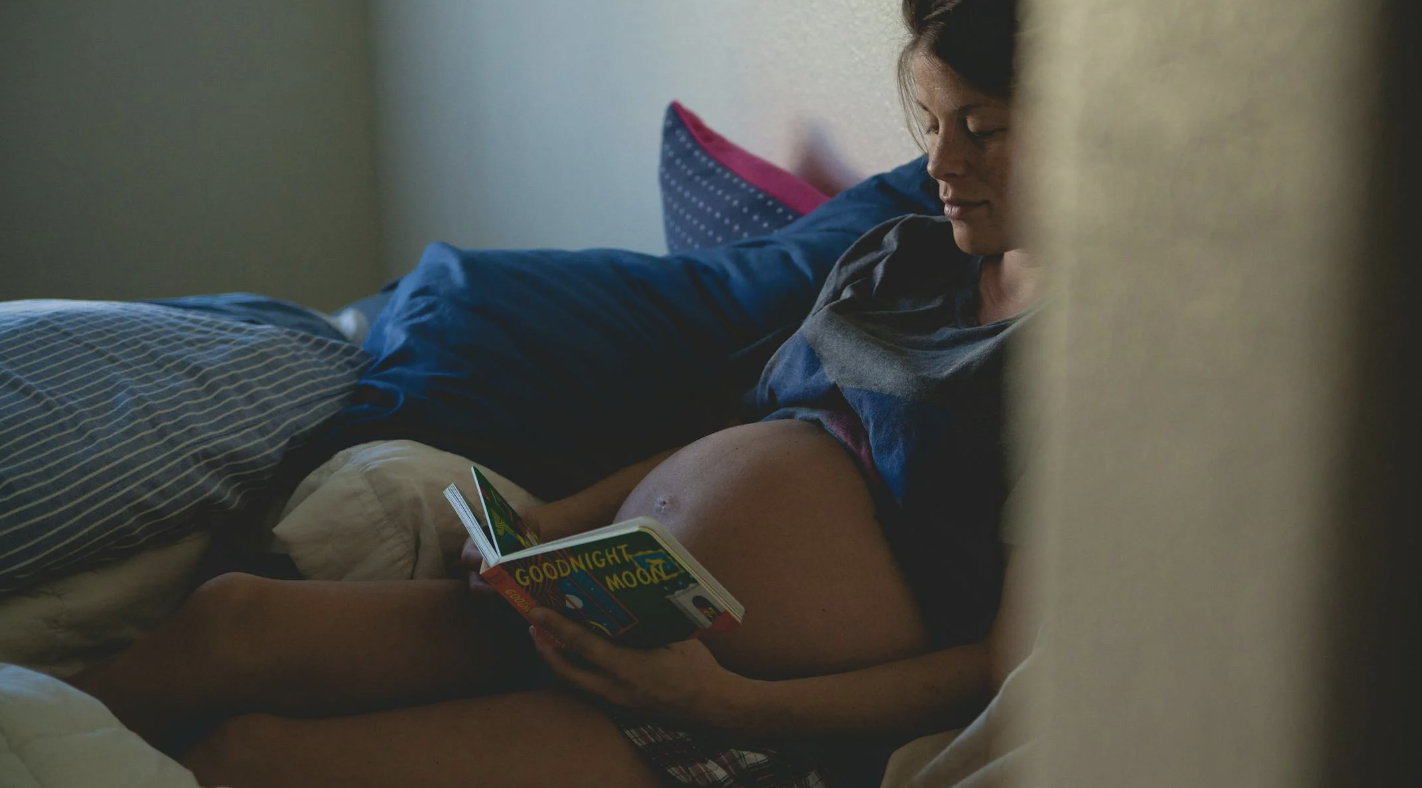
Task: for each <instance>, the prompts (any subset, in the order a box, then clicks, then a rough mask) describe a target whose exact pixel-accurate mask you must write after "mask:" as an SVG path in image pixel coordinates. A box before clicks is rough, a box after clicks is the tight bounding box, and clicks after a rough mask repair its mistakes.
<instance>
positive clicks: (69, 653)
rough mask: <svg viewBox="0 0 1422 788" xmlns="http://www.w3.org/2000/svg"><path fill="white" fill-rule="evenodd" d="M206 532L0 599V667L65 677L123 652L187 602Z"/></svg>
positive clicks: (204, 545) (204, 542)
mask: <svg viewBox="0 0 1422 788" xmlns="http://www.w3.org/2000/svg"><path fill="white" fill-rule="evenodd" d="M209 541H211V538H210V537H209V536H208V534H207V532H205V531H202V532H198V533H194V534H189V535H188V536H186V537H184V538H182V539H181V540H179V541H177V542H173V543H170V544H165V545H159V546H157V547H151V548H148V549H147V550H144V551H143V552H141V553H138V554H137V555H133V556H130V557H128V558H125V559H123V560H121V561H117V562H115V563H112V564H105V565H103V566H98V567H95V568H93V569H88V570H85V571H82V572H75V573H74V574H72V575H69V576H67V577H62V578H59V579H58V580H53V581H51V582H48V583H43V584H41V585H37V586H34V587H32V588H27V589H25V590H23V591H14V592H11V593H9V594H6V595H4V596H3V597H0V662H13V663H15V664H18V665H24V666H25V667H28V668H32V669H34V670H39V671H43V672H45V673H49V674H51V675H54V676H59V677H61V678H63V677H66V676H71V675H73V674H75V673H78V672H79V671H80V670H82V669H83V668H85V667H87V666H89V665H90V664H92V663H93V662H95V661H96V660H98V659H100V658H102V657H105V656H108V655H109V654H113V653H114V652H117V651H119V650H120V649H122V648H124V647H125V646H127V645H128V644H130V643H132V642H133V641H134V640H135V639H137V638H138V636H139V635H141V634H143V633H144V632H147V631H148V630H150V629H152V628H153V627H155V626H157V625H158V624H159V623H160V622H161V621H163V619H165V618H167V617H168V614H170V613H172V612H173V610H174V609H176V608H177V607H178V605H179V604H181V603H182V601H183V600H184V599H185V598H187V595H188V591H189V589H190V588H191V586H192V581H193V575H194V573H195V572H196V571H197V568H198V563H199V561H201V560H202V555H203V551H204V550H206V549H207V544H208V542H209Z"/></svg>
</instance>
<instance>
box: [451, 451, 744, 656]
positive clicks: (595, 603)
mask: <svg viewBox="0 0 1422 788" xmlns="http://www.w3.org/2000/svg"><path fill="white" fill-rule="evenodd" d="M471 470H472V471H473V473H474V486H475V489H476V490H477V491H478V493H479V500H478V507H479V514H480V515H481V516H476V515H475V512H474V510H473V509H472V508H471V507H470V505H469V501H468V500H467V499H466V498H465V497H464V495H463V494H462V493H460V491H459V488H458V487H456V486H455V485H453V484H451V485H449V487H447V488H445V491H444V497H445V498H447V499H448V500H449V503H450V505H451V506H453V507H454V511H455V513H456V514H458V515H459V520H460V521H461V522H463V523H464V527H465V529H467V530H468V531H469V536H470V538H471V539H473V540H474V544H475V546H477V547H478V548H479V553H480V555H482V556H483V557H484V564H485V567H484V570H483V571H482V572H480V574H481V575H482V576H483V577H484V579H485V581H487V582H488V583H489V585H490V586H492V587H493V588H494V589H496V590H497V591H498V592H499V593H500V594H502V595H503V596H504V598H506V599H507V600H508V601H509V602H510V603H511V604H512V605H513V606H514V608H516V609H517V610H518V611H519V612H520V613H524V614H525V615H527V613H528V611H529V610H531V609H532V608H533V607H535V606H537V605H542V606H543V607H549V608H553V609H554V610H558V611H560V612H561V613H562V614H563V615H565V616H567V617H568V618H571V619H573V620H574V621H580V622H582V623H583V624H584V625H586V626H588V627H589V628H591V629H593V630H594V631H596V632H600V633H602V634H603V635H605V636H606V637H608V638H609V639H611V640H612V641H614V642H616V643H619V644H621V645H625V646H636V647H639V648H652V647H655V646H664V645H666V644H668V643H675V642H677V641H680V640H686V639H688V638H693V637H699V636H700V635H701V634H702V633H704V632H720V631H725V630H729V629H734V628H735V627H736V626H738V625H739V624H740V622H741V619H742V618H743V617H744V616H745V608H744V607H742V606H741V604H740V603H739V602H737V601H736V599H735V597H733V596H731V594H730V592H728V591H727V590H726V589H725V588H723V587H722V586H721V584H720V583H718V582H716V578H714V577H712V576H711V573H710V572H707V571H706V568H705V567H703V566H702V565H701V564H700V563H698V562H697V561H696V559H695V558H693V557H692V556H691V554H690V553H688V552H687V551H686V548H684V547H682V546H681V544H680V543H678V542H677V540H676V538H675V537H673V536H672V535H671V533H669V532H668V531H667V530H666V529H665V528H663V527H662V525H661V523H658V522H657V521H656V520H653V519H652V518H650V517H637V518H634V519H632V520H626V521H624V522H620V523H613V524H612V525H608V526H604V527H602V528H597V529H594V530H591V531H587V532H585V533H581V534H575V535H573V536H569V537H565V538H563V539H558V540H556V541H553V542H548V543H546V544H539V542H538V539H537V537H536V536H534V534H533V533H532V531H530V530H529V529H528V527H527V526H525V525H524V523H523V520H522V518H520V517H519V516H518V513H517V512H515V511H514V508H513V507H512V506H510V505H509V503H508V501H506V500H504V497H503V496H502V495H500V494H499V491H498V490H497V489H496V488H495V487H494V486H493V485H492V484H490V483H489V480H488V479H486V478H485V477H484V475H483V474H482V473H480V472H479V469H478V468H471Z"/></svg>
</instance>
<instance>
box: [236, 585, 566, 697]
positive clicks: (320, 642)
mask: <svg viewBox="0 0 1422 788" xmlns="http://www.w3.org/2000/svg"><path fill="white" fill-rule="evenodd" d="M234 580H235V581H236V582H237V583H238V584H239V585H240V586H241V588H239V589H237V590H236V591H235V592H232V593H230V594H229V596H231V597H233V598H231V599H228V600H226V605H225V606H227V607H229V608H230V610H229V612H228V615H227V616H225V618H226V619H227V620H226V621H224V622H220V623H218V624H217V627H218V631H219V633H220V632H221V631H222V630H223V629H227V628H230V629H231V633H232V634H231V636H228V637H219V638H217V641H218V642H225V643H227V644H229V647H235V648H238V649H243V650H247V653H248V655H249V657H248V659H250V660H251V661H250V662H248V663H247V665H246V666H239V667H238V668H237V671H236V672H238V673H242V672H250V673H251V674H253V675H252V676H251V678H253V679H255V680H256V683H258V684H259V685H261V686H264V687H265V692H266V694H267V695H268V697H267V698H263V699H257V700H258V703H257V705H255V706H254V707H251V708H250V710H254V711H270V712H274V713H281V714H288V715H329V714H343V713H352V712H361V711H369V710H374V709H382V708H392V707H395V706H401V705H408V704H413V703H424V702H430V701H435V700H447V699H450V698H458V697H464V696H468V695H474V694H482V693H489V692H500V691H508V690H510V689H516V688H521V687H523V686H526V682H527V680H528V678H529V677H530V676H531V675H532V671H533V670H534V667H535V665H536V664H537V661H538V657H537V655H536V653H535V652H534V651H533V649H532V646H531V643H530V641H529V637H528V633H527V628H526V625H524V624H522V623H521V619H520V618H519V617H518V616H517V615H516V614H514V613H513V611H512V609H511V608H509V606H508V603H507V602H506V601H504V600H503V599H501V598H500V597H499V596H498V595H497V594H496V593H495V592H493V590H492V589H487V590H486V593H482V594H481V593H471V591H470V590H469V588H468V586H466V585H465V584H464V583H463V582H461V581H456V580H413V581H390V582H321V581H309V580H308V581H271V580H261V579H255V578H248V579H245V580H242V579H234ZM229 582H231V581H229ZM217 607H219V608H222V607H224V604H223V603H221V602H219V603H218V605H217ZM238 659H239V660H240V659H242V658H241V657H238ZM243 710H247V709H243Z"/></svg>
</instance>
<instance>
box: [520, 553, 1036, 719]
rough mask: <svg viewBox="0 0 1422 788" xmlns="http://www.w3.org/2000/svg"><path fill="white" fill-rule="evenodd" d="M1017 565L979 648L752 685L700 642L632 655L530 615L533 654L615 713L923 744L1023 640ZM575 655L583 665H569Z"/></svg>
mask: <svg viewBox="0 0 1422 788" xmlns="http://www.w3.org/2000/svg"><path fill="white" fill-rule="evenodd" d="M1021 558H1022V556H1020V555H1015V556H1014V557H1013V558H1012V560H1010V561H1009V564H1008V569H1007V575H1006V582H1005V586H1004V589H1003V596H1004V606H1003V607H1002V609H1001V611H1000V612H999V615H998V620H997V621H996V622H995V623H994V625H993V633H992V635H991V636H990V637H989V639H988V640H987V641H986V642H983V643H978V644H974V645H969V646H960V647H957V648H950V649H945V650H943V651H936V652H933V653H929V654H922V655H919V656H915V657H910V658H907V659H902V660H898V661H895V662H889V663H885V664H882V665H876V666H873V667H869V668H863V669H861V670H854V671H849V672H846V673H837V674H832V675H828V676H815V677H811V678H804V679H790V680H782V681H758V680H754V679H748V678H745V677H743V676H739V675H736V674H734V673H732V672H730V671H728V670H726V669H725V668H723V667H721V666H720V665H719V664H718V663H717V662H716V659H715V657H713V656H712V655H711V652H710V651H709V650H707V648H706V646H705V645H704V644H702V643H701V642H700V641H697V640H689V641H684V642H681V643H674V644H672V645H670V646H668V647H666V648H658V649H647V650H642V649H630V648H623V647H620V646H615V645H613V644H612V643H610V642H609V641H607V640H606V639H604V638H602V637H601V636H599V635H596V634H594V633H593V632H590V631H589V630H587V629H585V628H583V627H582V626H580V625H578V624H576V623H574V622H572V621H570V620H568V619H566V618H563V617H562V616H561V615H558V614H557V613H555V612H553V611H551V610H545V609H536V610H533V611H531V612H530V614H529V615H530V618H532V619H533V620H534V622H535V624H536V627H534V628H531V630H530V633H531V634H532V635H533V638H534V645H535V646H536V647H537V648H538V650H539V652H540V653H541V654H542V656H543V658H544V660H545V661H546V662H548V664H549V665H550V666H551V667H552V668H553V670H554V671H555V672H556V673H557V674H558V675H559V676H560V677H561V678H562V679H563V680H564V681H566V682H568V683H569V684H571V685H572V686H574V687H576V688H578V689H581V690H584V691H586V692H591V693H593V694H595V695H598V696H600V697H602V698H604V699H606V700H608V701H610V702H612V703H614V704H617V705H619V706H624V707H628V708H634V709H641V710H644V711H650V712H653V713H655V714H658V715H662V716H665V717H668V718H670V719H675V720H679V721H683V722H689V723H693V724H699V725H709V726H712V727H717V728H721V729H723V730H727V731H731V732H734V733H736V734H739V735H744V736H750V737H783V736H833V735H879V734H904V735H922V734H926V733H931V732H936V731H943V730H948V729H951V728H955V727H961V726H963V725H965V724H967V723H968V722H969V721H970V720H972V718H973V717H974V716H976V715H977V713H978V712H979V711H980V710H981V709H982V707H983V706H984V705H985V704H986V703H987V701H988V700H989V699H990V698H991V697H992V695H993V693H994V692H996V689H997V687H998V686H1000V682H1001V678H1000V677H999V676H998V674H999V673H1000V674H1001V676H1002V677H1005V676H1006V674H1007V673H1008V672H1010V671H1011V668H1012V667H1015V666H1016V664H1017V662H1019V661H1020V659H1021V657H1022V656H1023V655H1024V653H1025V652H1023V651H1022V650H1021V645H1022V644H1024V643H1026V644H1027V646H1026V647H1027V648H1028V649H1029V650H1030V641H1029V640H1025V639H1023V638H1020V637H1013V636H1012V635H1013V634H1015V633H1022V632H1026V631H1028V630H1029V629H1030V627H1029V626H1028V625H1026V624H1025V623H1024V621H1023V620H1024V618H1025V614H1026V610H1025V609H1024V604H1023V597H1024V593H1023V590H1022V586H1023V584H1024V583H1025V582H1026V574H1027V571H1028V570H1027V568H1026V564H1025V562H1024V561H1022V560H1021ZM566 652H572V653H573V654H575V655H577V657H578V658H580V659H577V660H575V659H570V658H569V657H568V656H567V654H566Z"/></svg>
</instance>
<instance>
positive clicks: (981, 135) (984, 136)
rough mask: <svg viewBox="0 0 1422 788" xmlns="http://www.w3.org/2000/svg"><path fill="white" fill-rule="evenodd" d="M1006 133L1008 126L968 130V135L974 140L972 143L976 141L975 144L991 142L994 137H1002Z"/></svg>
mask: <svg viewBox="0 0 1422 788" xmlns="http://www.w3.org/2000/svg"><path fill="white" fill-rule="evenodd" d="M1006 131H1007V127H1006V126H1001V127H997V128H978V129H974V128H968V129H967V134H968V139H970V140H972V141H974V142H985V141H987V140H990V139H992V138H994V137H997V136H1000V135H1001V134H1003V133H1004V132H1006Z"/></svg>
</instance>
